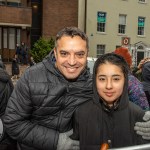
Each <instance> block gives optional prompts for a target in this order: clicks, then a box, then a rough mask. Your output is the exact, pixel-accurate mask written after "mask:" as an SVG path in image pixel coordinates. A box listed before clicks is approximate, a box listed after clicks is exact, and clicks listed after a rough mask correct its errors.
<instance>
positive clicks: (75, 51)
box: [54, 36, 88, 80]
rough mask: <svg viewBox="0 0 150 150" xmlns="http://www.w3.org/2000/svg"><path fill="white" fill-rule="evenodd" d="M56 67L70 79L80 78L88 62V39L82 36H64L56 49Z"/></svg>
mask: <svg viewBox="0 0 150 150" xmlns="http://www.w3.org/2000/svg"><path fill="white" fill-rule="evenodd" d="M54 54H55V58H56V67H57V68H58V69H59V71H60V72H61V73H62V74H63V76H64V77H65V78H66V79H68V80H74V79H76V78H78V76H79V75H80V74H81V72H82V71H83V70H84V69H85V67H86V64H87V55H88V50H87V47H86V41H84V40H83V39H82V38H81V37H79V36H75V37H73V38H72V37H69V36H63V37H62V38H61V39H60V40H58V41H57V49H56V48H55V49H54Z"/></svg>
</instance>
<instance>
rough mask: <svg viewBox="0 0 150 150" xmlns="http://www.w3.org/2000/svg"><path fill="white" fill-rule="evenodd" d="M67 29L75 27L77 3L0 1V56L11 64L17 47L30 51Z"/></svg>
mask: <svg viewBox="0 0 150 150" xmlns="http://www.w3.org/2000/svg"><path fill="white" fill-rule="evenodd" d="M66 26H78V0H69V1H68V0H63V1H62V0H0V55H1V56H2V59H3V61H11V59H12V57H13V56H14V55H15V46H16V44H17V43H18V44H19V45H20V44H21V42H25V44H26V46H27V47H28V49H30V48H32V46H33V44H34V43H35V42H36V41H37V40H38V39H39V38H40V37H44V38H51V37H55V36H56V33H57V32H58V31H59V30H60V29H62V28H64V27H66Z"/></svg>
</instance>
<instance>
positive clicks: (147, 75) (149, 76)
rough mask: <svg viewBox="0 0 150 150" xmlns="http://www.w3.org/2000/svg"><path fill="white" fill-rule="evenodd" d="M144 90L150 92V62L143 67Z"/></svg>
mask: <svg viewBox="0 0 150 150" xmlns="http://www.w3.org/2000/svg"><path fill="white" fill-rule="evenodd" d="M142 77H143V82H142V84H143V88H144V91H150V62H147V63H145V64H144V65H143V67H142Z"/></svg>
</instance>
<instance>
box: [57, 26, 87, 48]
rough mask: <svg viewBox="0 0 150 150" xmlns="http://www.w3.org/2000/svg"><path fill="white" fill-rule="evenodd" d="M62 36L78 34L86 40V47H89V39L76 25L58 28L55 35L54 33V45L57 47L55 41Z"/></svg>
mask: <svg viewBox="0 0 150 150" xmlns="http://www.w3.org/2000/svg"><path fill="white" fill-rule="evenodd" d="M63 36H69V37H72V38H73V37H75V36H79V37H81V38H82V39H83V40H84V41H86V47H87V49H89V40H88V37H87V35H86V34H85V33H84V32H83V31H82V30H80V29H79V28H77V27H66V28H64V29H62V30H60V31H59V32H58V33H57V35H56V39H55V47H57V41H58V40H60V39H61V38H62V37H63Z"/></svg>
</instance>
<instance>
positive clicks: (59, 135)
mask: <svg viewBox="0 0 150 150" xmlns="http://www.w3.org/2000/svg"><path fill="white" fill-rule="evenodd" d="M88 51H89V41H88V37H87V35H86V34H85V33H84V32H83V31H81V30H80V29H79V28H76V27H66V28H64V29H62V30H60V31H59V32H58V34H57V35H56V40H55V47H54V49H53V50H52V51H51V52H50V54H49V55H48V56H47V57H45V58H44V59H43V61H42V62H40V63H37V64H35V65H34V66H32V67H29V68H28V69H26V71H25V72H24V74H23V75H22V76H21V78H20V79H19V80H18V82H17V84H16V86H15V88H14V90H13V93H12V95H11V97H10V99H9V102H8V104H7V108H6V111H5V116H4V118H3V122H4V127H5V128H6V131H7V133H8V134H9V135H10V137H12V138H13V139H15V140H17V142H18V147H19V150H38V149H40V150H56V149H57V150H70V149H79V141H76V140H72V139H70V137H69V136H70V135H71V134H72V127H73V125H72V115H73V113H74V111H75V110H76V108H77V107H78V106H79V105H81V104H83V103H85V102H87V101H89V100H91V97H93V91H92V77H91V74H90V72H89V69H87V56H88ZM147 116H148V117H147V120H144V125H142V127H139V129H138V131H139V130H140V131H141V130H143V132H144V131H145V130H147V129H149V128H150V127H149V128H147V127H145V124H146V125H147V124H148V125H149V126H150V121H149V120H150V115H147ZM142 123H143V122H142ZM143 132H142V133H143ZM144 133H145V132H144ZM147 133H150V131H149V132H147ZM146 137H148V138H149V137H150V136H146Z"/></svg>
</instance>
